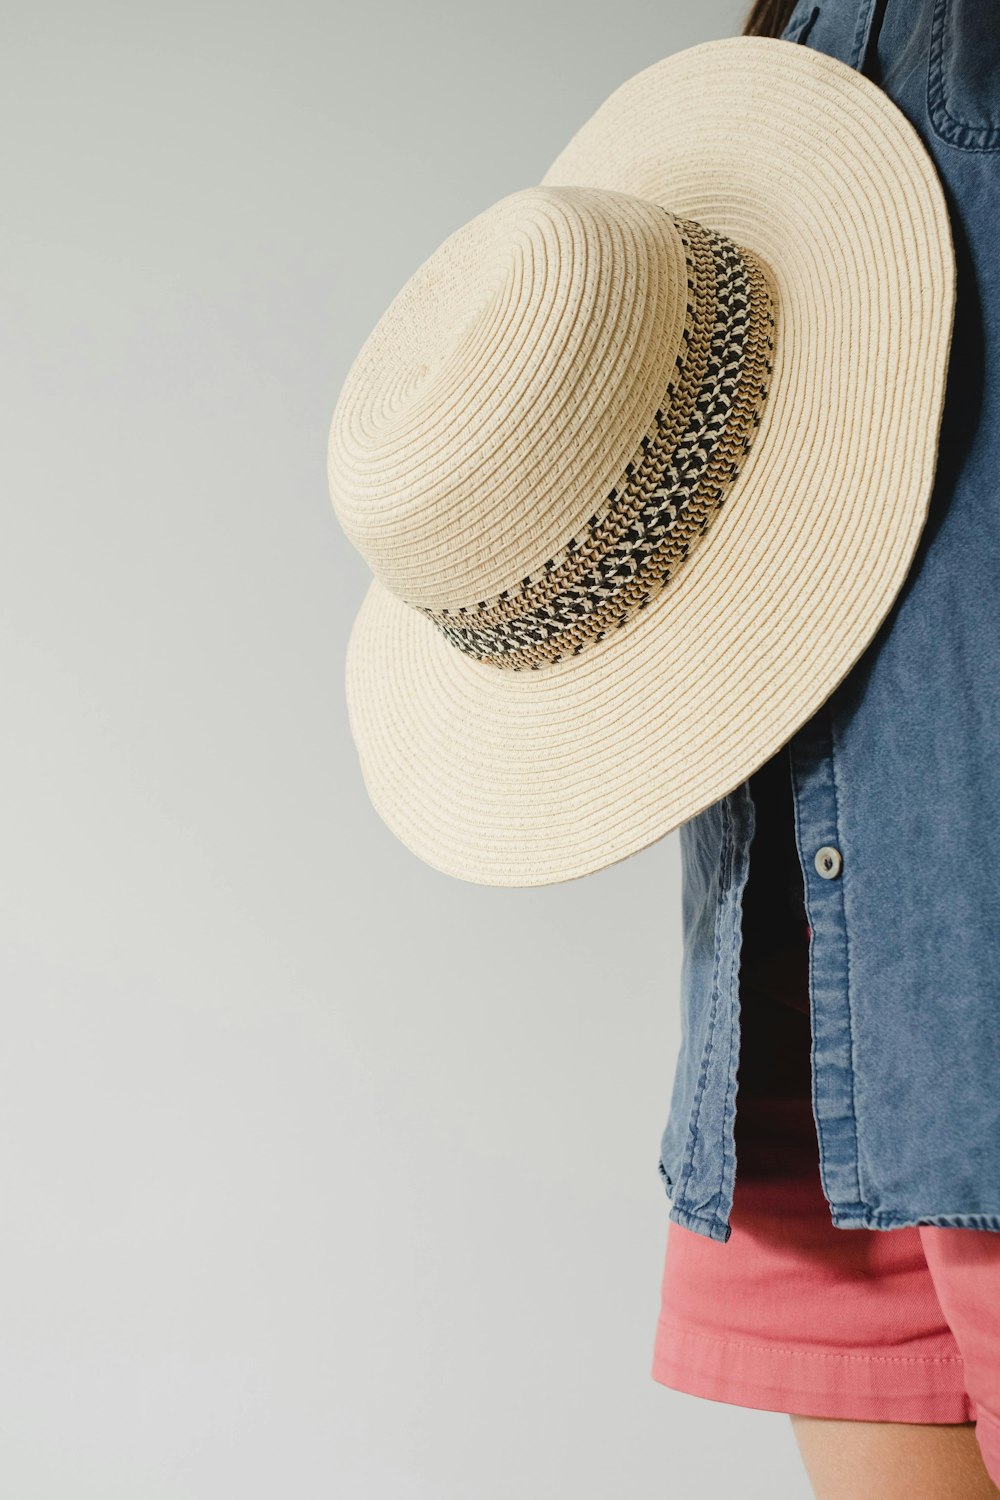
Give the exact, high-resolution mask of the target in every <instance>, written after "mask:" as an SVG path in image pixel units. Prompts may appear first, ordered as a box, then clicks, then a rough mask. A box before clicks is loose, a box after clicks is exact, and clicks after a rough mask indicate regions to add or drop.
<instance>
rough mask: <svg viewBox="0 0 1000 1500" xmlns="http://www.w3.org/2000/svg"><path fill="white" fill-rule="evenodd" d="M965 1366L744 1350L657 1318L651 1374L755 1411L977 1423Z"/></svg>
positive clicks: (936, 1360)
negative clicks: (966, 1379)
mask: <svg viewBox="0 0 1000 1500" xmlns="http://www.w3.org/2000/svg"><path fill="white" fill-rule="evenodd" d="M964 1368H965V1367H964V1363H963V1361H962V1359H961V1358H960V1357H955V1356H950V1355H941V1356H934V1355H888V1354H880V1353H875V1352H871V1353H865V1352H859V1351H856V1350H842V1351H839V1350H810V1349H791V1348H786V1347H782V1346H780V1345H777V1344H748V1343H741V1342H739V1341H737V1340H732V1339H725V1338H720V1337H717V1336H715V1335H711V1334H703V1333H698V1332H695V1331H694V1330H692V1329H687V1328H681V1327H679V1326H678V1325H677V1324H674V1323H669V1322H667V1321H665V1320H664V1319H663V1318H661V1319H660V1321H659V1324H658V1327H657V1334H656V1344H655V1348H654V1353H653V1364H652V1369H651V1372H650V1373H651V1375H652V1378H653V1379H654V1380H655V1381H657V1382H658V1384H660V1385H665V1386H669V1387H670V1388H671V1389H672V1390H675V1391H683V1392H685V1393H686V1394H687V1395H690V1396H700V1397H702V1398H704V1399H706V1400H709V1401H722V1402H725V1403H727V1404H728V1405H730V1406H747V1407H752V1408H754V1409H755V1410H757V1411H776V1412H785V1413H786V1414H788V1415H795V1416H803V1417H841V1418H847V1419H849V1420H853V1421H869V1422H879V1421H881V1422H927V1423H952V1422H972V1421H975V1420H976V1404H975V1402H974V1400H973V1399H972V1397H971V1396H970V1395H969V1394H968V1392H967V1391H966V1389H965V1386H964Z"/></svg>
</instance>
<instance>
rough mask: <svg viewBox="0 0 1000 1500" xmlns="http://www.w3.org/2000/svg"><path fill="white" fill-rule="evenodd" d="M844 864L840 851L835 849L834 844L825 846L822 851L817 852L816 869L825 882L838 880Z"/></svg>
mask: <svg viewBox="0 0 1000 1500" xmlns="http://www.w3.org/2000/svg"><path fill="white" fill-rule="evenodd" d="M843 863H844V861H843V860H842V859H841V857H840V850H839V849H835V848H834V847H833V845H832V844H824V845H823V847H822V849H817V850H816V859H815V865H816V869H817V870H818V871H819V873H820V874H821V875H822V877H823V879H824V880H836V878H837V876H838V875H839V874H840V871H841V867H842V866H843Z"/></svg>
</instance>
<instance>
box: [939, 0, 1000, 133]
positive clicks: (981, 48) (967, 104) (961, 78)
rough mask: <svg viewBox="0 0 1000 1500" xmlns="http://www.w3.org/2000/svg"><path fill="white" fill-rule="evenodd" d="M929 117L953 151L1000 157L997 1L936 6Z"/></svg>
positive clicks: (943, 1)
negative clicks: (978, 152) (996, 154)
mask: <svg viewBox="0 0 1000 1500" xmlns="http://www.w3.org/2000/svg"><path fill="white" fill-rule="evenodd" d="M927 113H928V117H929V119H930V123H931V128H932V130H933V131H934V133H935V134H936V135H937V136H938V137H939V138H940V139H941V140H943V141H947V143H948V145H950V146H957V147H958V148H959V149H960V150H963V151H1000V8H998V7H997V6H996V4H995V3H994V0H934V11H933V15H932V18H931V45H930V56H929V61H928V67H927Z"/></svg>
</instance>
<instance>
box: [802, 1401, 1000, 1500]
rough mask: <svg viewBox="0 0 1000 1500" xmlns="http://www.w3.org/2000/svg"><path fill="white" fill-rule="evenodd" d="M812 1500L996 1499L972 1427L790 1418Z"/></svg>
mask: <svg viewBox="0 0 1000 1500" xmlns="http://www.w3.org/2000/svg"><path fill="white" fill-rule="evenodd" d="M792 1428H793V1430H794V1432H795V1440H796V1442H797V1443H798V1445H799V1452H800V1453H801V1455H802V1460H803V1462H804V1464H805V1466H806V1473H807V1474H808V1475H809V1481H810V1483H811V1484H812V1487H813V1492H814V1494H815V1496H816V1500H873V1497H875V1496H877V1497H878V1500H997V1496H1000V1490H998V1489H997V1487H996V1485H995V1484H994V1483H993V1481H992V1479H991V1478H990V1477H989V1475H988V1474H987V1472H986V1470H985V1468H984V1467H983V1460H982V1456H981V1454H980V1452H979V1444H978V1443H977V1442H976V1429H975V1426H974V1424H973V1423H972V1422H956V1423H936V1422H935V1423H924V1422H849V1421H842V1420H839V1419H834V1418H828V1417H799V1416H793V1417H792Z"/></svg>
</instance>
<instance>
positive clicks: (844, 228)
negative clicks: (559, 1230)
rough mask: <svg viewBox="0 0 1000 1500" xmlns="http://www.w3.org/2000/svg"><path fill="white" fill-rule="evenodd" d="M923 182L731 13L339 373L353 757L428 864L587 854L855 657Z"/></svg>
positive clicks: (613, 855) (916, 323)
mask: <svg viewBox="0 0 1000 1500" xmlns="http://www.w3.org/2000/svg"><path fill="white" fill-rule="evenodd" d="M954 296H955V270H954V253H953V247H952V240H951V233H950V226H949V220H948V212H947V207H946V203H945V199H944V195H943V192H942V188H941V185H940V182H939V179H938V176H937V174H936V170H935V167H934V165H933V162H932V160H931V157H930V156H929V154H928V151H927V149H926V148H925V146H924V144H923V142H922V141H921V139H920V137H919V135H918V134H917V132H916V130H915V129H914V127H913V126H912V125H911V124H910V122H909V121H908V120H907V119H906V117H905V116H904V115H903V113H902V112H901V111H900V110H899V109H898V107H897V106H896V105H895V104H894V103H893V102H892V101H891V100H890V99H889V98H888V97H887V95H886V94H885V93H884V92H883V91H882V90H881V89H880V88H878V86H877V85H876V84H874V83H873V82H872V81H871V80H869V79H868V78H866V77H864V76H863V75H862V74H860V73H858V72H857V71H855V70H854V69H852V68H850V67H848V66H847V65H846V64H845V63H842V62H840V61H839V60H838V59H835V58H832V57H830V56H828V55H827V54H825V53H822V52H817V51H815V50H813V49H810V48H808V47H803V46H800V45H797V44H795V43H792V42H786V41H783V40H777V39H773V38H763V37H755V36H739V37H730V38H726V39H723V40H720V41H711V42H706V43H704V44H701V45H699V46H694V47H690V48H687V49H686V50H684V51H680V52H677V53H674V54H673V55H671V56H669V57H666V58H664V59H663V60H662V61H660V62H657V63H654V64H653V65H652V66H651V67H648V68H646V69H644V70H643V71H642V72H640V73H638V74H636V76H635V77H633V78H630V79H628V81H627V82H625V83H623V84H622V85H621V86H620V87H619V88H617V89H616V90H615V92H614V93H612V94H611V96H610V97H609V98H608V99H607V100H606V101H605V102H604V103H603V104H602V105H601V106H600V107H599V108H598V109H597V110H596V112H595V113H594V114H593V115H592V116H591V117H590V119H589V120H588V121H587V122H586V124H584V125H583V126H582V128H581V129H580V130H579V131H577V133H576V134H575V135H574V136H573V138H572V139H571V140H570V142H569V144H568V145H567V146H566V148H565V149H564V150H563V151H562V152H561V153H560V154H559V156H558V157H557V158H556V160H555V162H554V163H553V164H552V166H551V167H550V168H549V170H548V171H547V172H546V174H545V176H544V177H543V178H542V181H541V183H540V184H538V185H537V186H532V187H529V188H525V189H523V190H521V191H518V192H514V193H512V194H510V195H508V196H507V197H505V198H503V199H501V200H500V201H499V202H498V203H496V204H494V205H493V206H492V207H490V208H488V209H486V210H485V211H484V212H482V213H480V214H478V215H477V216H476V217H475V218H473V219H472V220H471V221H470V222H469V223H467V224H465V225H464V226H462V227H461V228H459V229H458V230H456V231H454V232H453V233H451V234H450V235H449V236H448V238H447V239H445V241H444V242H443V244H441V246H440V247H439V249H438V250H436V251H435V252H434V253H433V254H432V255H431V256H430V257H429V258H428V259H427V260H426V261H424V263H423V264H422V265H421V266H420V267H419V268H418V269H417V270H416V271H415V272H414V274H413V275H412V276H411V277H410V279H409V280H408V281H407V282H406V284H405V285H404V286H403V288H402V289H401V291H400V292H399V293H398V294H397V295H396V297H395V298H394V299H393V301H392V302H391V305H390V306H389V307H388V309H387V310H386V312H385V313H384V315H383V316H382V317H381V318H380V319H379V321H378V324H377V325H376V327H375V328H374V329H373V331H372V333H371V334H370V336H369V337H368V339H367V340H366V341H365V343H364V345H363V347H362V348H361V350H360V352H359V353H358V355H357V357H356V359H355V360H354V362H353V364H352V365H351V368H350V370H349V373H348V375H347V378H346V380H345V382H344V385H343V388H342V390H341V392H340V394H339V396H338V399H337V402H336V408H335V411H334V414H333V421H332V424H331V429H330V443H329V465H328V468H329V479H330V489H331V495H332V498H333V502H334V507H335V510H336V513H337V516H338V518H339V520H340V522H341V524H342V526H343V527H344V530H345V532H346V533H347V535H348V537H349V538H350V539H351V541H352V542H353V543H354V545H355V546H356V547H357V548H358V549H359V550H360V551H361V553H362V554H363V555H364V557H365V558H366V560H367V561H368V563H369V565H370V567H371V569H372V572H373V574H374V578H373V581H372V582H371V584H370V586H369V588H368V591H367V593H366V595H365V597H364V599H363V602H362V603H361V607H360V610H359V612H358V614H357V616H356V618H355V621H354V624H353V627H352V630H351V633H350V638H349V641H348V646H347V661H346V694H347V706H348V715H349V722H350V728H351V732H352V735H353V737H354V741H355V744H356V747H357V751H358V754H359V758H360V766H361V771H362V775H363V781H364V785H365V787H366V788H367V792H368V795H369V796H370V798H371V801H372V803H373V804H374V807H375V808H376V810H377V811H378V813H379V814H380V816H381V817H382V819H383V820H384V822H385V823H386V824H387V825H388V827H389V828H390V829H391V830H392V832H393V833H394V834H395V835H396V836H397V837H398V838H399V839H400V840H401V841H402V842H403V843H404V844H405V845H406V846H407V847H408V848H409V849H411V850H412V851H413V852H414V853H415V854H417V855H418V856H419V857H420V858H421V859H422V860H424V861H425V862H426V863H427V864H429V865H432V866H433V867H434V868H436V869H437V870H440V871H444V872H446V873H447V874H449V875H453V876H457V877H459V878H461V879H464V880H469V881H474V882H477V883H481V884H487V885H496V886H531V885H543V884H548V883H552V882H555V881H561V880H568V879H572V878H576V877H578V876H581V875H586V874H588V873H590V872H592V871H595V870H599V869H601V868H604V867H606V866H608V865H610V864H613V863H614V862H616V861H618V860H621V859H623V858H625V857H626V856H628V855H631V854H634V853H635V852H636V851H638V850H640V849H643V848H645V847H646V846H648V845H649V844H651V843H653V842H654V841H655V840H657V839H659V838H661V837H662V836H663V835H665V834H667V833H669V832H671V831H672V830H673V829H675V828H677V827H678V826H679V825H680V824H682V823H684V822H686V821H687V820H688V819H690V818H692V817H693V816H695V815H696V814H697V813H699V812H700V811H701V810H702V809H704V808H706V807H708V806H709V805H710V804H711V803H713V802H716V801H717V800H718V799H720V798H721V797H723V796H724V795H725V794H726V793H728V792H730V791H731V790H732V789H733V788H734V787H736V786H737V785H738V784H739V783H740V782H742V781H743V780H744V779H745V778H747V777H748V776H749V775H750V774H751V773H752V772H753V771H754V770H756V769H757V767H759V766H760V765H761V764H762V763H763V762H764V761H766V760H767V759H769V758H770V757H771V756H772V755H773V754H774V753H775V752H776V751H777V750H778V749H779V748H780V747H781V746H782V745H784V744H785V743H786V741H787V740H788V739H789V738H790V737H791V736H792V735H793V734H794V732H795V731H796V729H797V728H798V727H800V726H801V725H802V724H803V723H804V722H806V721H807V720H808V719H809V718H810V717H811V716H812V715H813V714H814V712H815V711H816V710H817V709H818V708H819V707H820V705H821V704H822V703H823V702H824V701H825V699H826V698H827V697H828V696H829V695H830V693H831V692H832V691H833V689H834V688H835V687H836V686H837V685H838V683H839V682H840V681H841V680H842V679H843V678H844V676H845V675H846V674H847V672H848V671H849V669H850V668H851V666H852V665H853V663H854V662H855V661H856V660H857V659H858V657H859V656H860V654H861V653H862V651H863V650H864V648H865V646H866V645H867V644H868V642H869V641H870V640H871V639H872V637H873V635H874V633H875V631H876V630H877V628H878V626H879V624H880V622H881V621H882V620H883V618H884V617H885V615H886V614H887V612H888V610H889V608H890V606H891V604H892V601H893V599H894V597H895V596H896V594H897V593H898V591H899V589H900V586H901V585H902V583H903V581H904V579H905V577H906V574H907V572H908V570H909V567H910V564H911V561H912V559H913V556H914V552H915V549H916V546H917V542H918V540H919V537H920V533H921V530H922V528H923V526H924V522H925V519H926V515H927V508H928V503H929V499H930V494H931V490H932V486H933V480H934V473H935V467H936V457H937V441H938V430H939V425H940V418H941V413H942V406H943V399H944V392H945V382H946V371H947V361H948V353H949V347H950V341H951V332H952V322H953V310H954Z"/></svg>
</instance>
